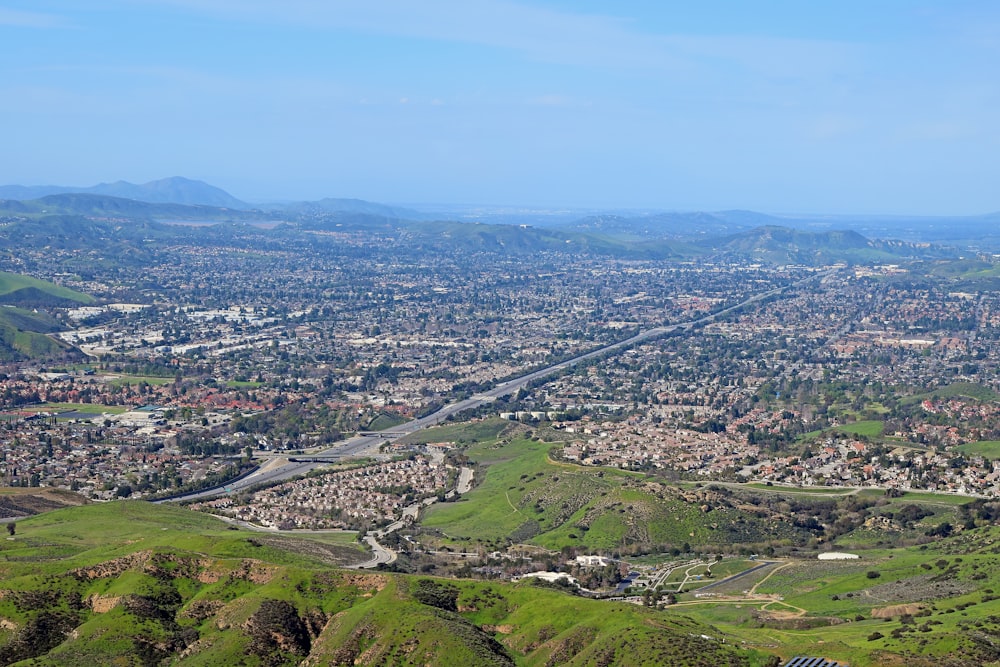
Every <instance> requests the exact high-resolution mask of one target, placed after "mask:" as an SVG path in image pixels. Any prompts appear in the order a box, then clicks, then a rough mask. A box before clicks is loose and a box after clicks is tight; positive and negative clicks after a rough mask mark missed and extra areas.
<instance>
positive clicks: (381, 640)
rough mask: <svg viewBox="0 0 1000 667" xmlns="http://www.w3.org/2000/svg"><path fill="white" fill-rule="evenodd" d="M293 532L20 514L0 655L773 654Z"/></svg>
mask: <svg viewBox="0 0 1000 667" xmlns="http://www.w3.org/2000/svg"><path fill="white" fill-rule="evenodd" d="M296 541H308V540H301V539H299V538H293V539H292V540H290V541H289V540H288V539H287V538H285V537H283V536H279V535H261V534H259V533H249V532H246V531H242V530H230V529H227V528H226V527H224V525H223V524H221V522H219V521H218V520H216V519H214V518H212V517H209V516H205V515H200V514H196V513H193V512H190V511H187V510H183V509H180V508H174V507H162V506H153V505H148V504H144V503H139V502H121V503H105V504H96V505H89V506H84V507H78V508H73V509H69V510H61V511H57V512H52V513H49V514H46V515H43V516H39V517H34V518H32V519H27V520H24V521H22V522H19V524H18V528H17V536H16V537H15V538H14V539H11V540H5V541H2V542H0V577H2V579H3V589H4V593H3V595H2V596H0V618H2V619H3V620H4V621H5V623H4V624H3V626H2V627H0V657H2V658H3V659H4V660H12V659H17V658H20V659H23V660H29V662H25V663H24V664H32V665H59V666H61V667H64V666H74V665H81V666H82V665H93V664H141V663H145V664H158V663H161V662H169V663H170V664H179V665H232V664H246V665H264V664H269V665H286V664H287V665H295V664H299V663H301V662H302V660H303V658H304V657H305V656H306V655H308V656H309V660H310V662H309V664H315V665H326V664H398V665H418V664H419V665H456V664H468V665H473V664H474V665H494V664H495V665H512V664H523V665H543V664H568V665H574V664H575V665H584V664H598V663H603V664H635V665H662V664H671V665H678V666H683V665H704V664H712V665H749V666H753V665H761V664H763V660H764V658H765V656H764V655H763V654H756V653H752V652H751V653H746V652H743V651H741V650H739V649H736V648H733V647H732V646H731V645H729V644H723V643H720V642H719V641H717V640H716V639H706V638H704V637H703V635H710V636H717V635H718V633H717V632H716V631H715V630H713V629H711V628H710V627H708V626H706V625H704V624H701V623H698V622H695V621H691V620H689V619H687V618H684V617H681V616H675V615H670V614H663V613H657V612H653V611H649V610H645V609H642V608H638V607H635V606H632V605H627V604H622V603H605V602H600V601H594V600H586V599H581V598H576V597H573V596H569V595H566V594H565V593H563V592H558V591H554V590H549V589H546V588H540V587H537V586H535V585H532V584H530V583H523V584H519V585H511V584H494V583H487V582H473V581H455V582H448V581H445V580H428V579H426V578H415V577H404V576H402V575H388V574H380V573H371V574H369V573H355V572H350V571H340V570H336V569H333V568H331V567H330V564H329V563H325V562H322V561H321V560H319V559H317V557H316V556H315V554H312V553H309V551H308V549H305V550H303V549H301V548H300V546H301V545H296V544H295V543H296ZM426 586H430V587H431V588H432V589H436V590H444V591H451V593H452V600H454V601H456V602H457V605H455V609H456V610H455V611H449V610H447V609H445V608H440V607H441V605H432V604H431V603H429V602H428V601H427V600H426V599H425V598H421V597H419V596H418V592H419V591H420V589H422V588H425V587H426ZM421 600H423V601H421ZM444 606H447V605H444ZM185 647H186V648H185ZM182 655H183V657H181V656H182ZM706 660H707V661H708V662H706ZM137 661H138V662H137Z"/></svg>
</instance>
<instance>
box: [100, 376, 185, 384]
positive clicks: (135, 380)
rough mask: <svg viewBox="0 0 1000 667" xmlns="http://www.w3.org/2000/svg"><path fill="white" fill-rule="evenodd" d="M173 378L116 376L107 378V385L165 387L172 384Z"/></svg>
mask: <svg viewBox="0 0 1000 667" xmlns="http://www.w3.org/2000/svg"><path fill="white" fill-rule="evenodd" d="M173 382H174V378H172V377H160V376H156V375H116V376H113V377H112V376H109V377H108V384H110V385H114V386H117V387H124V386H126V385H137V384H142V383H145V384H153V385H165V384H172V383H173Z"/></svg>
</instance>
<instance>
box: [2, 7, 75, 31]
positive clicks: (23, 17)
mask: <svg viewBox="0 0 1000 667" xmlns="http://www.w3.org/2000/svg"><path fill="white" fill-rule="evenodd" d="M0 26H12V27H15V28H42V29H51V28H71V27H73V24H72V23H71V22H70V21H69V20H68V19H67V18H65V17H63V16H58V15H56V14H40V13H38V12H22V11H19V10H16V9H3V8H2V7H0Z"/></svg>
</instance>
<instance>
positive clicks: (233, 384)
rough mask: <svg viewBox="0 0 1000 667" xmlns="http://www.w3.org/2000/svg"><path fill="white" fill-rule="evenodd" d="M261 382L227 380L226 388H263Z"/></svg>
mask: <svg viewBox="0 0 1000 667" xmlns="http://www.w3.org/2000/svg"><path fill="white" fill-rule="evenodd" d="M263 384H264V383H263V382H253V381H250V380H228V381H227V382H226V386H227V387H229V388H230V389H257V388H259V387H261V386H263Z"/></svg>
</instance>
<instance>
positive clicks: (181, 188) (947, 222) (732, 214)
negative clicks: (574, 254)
mask: <svg viewBox="0 0 1000 667" xmlns="http://www.w3.org/2000/svg"><path fill="white" fill-rule="evenodd" d="M69 194H76V195H91V196H94V197H95V198H93V199H85V200H77V201H70V200H66V199H51V197H53V196H62V195H69ZM98 196H100V197H113V198H115V199H120V200H129V201H131V202H133V204H124V203H121V202H111V201H108V200H104V201H101V200H99V199H97V198H96V197H98ZM3 199H6V200H15V201H20V202H25V205H26V206H27V208H25V209H24V210H23V212H24V213H28V214H39V213H41V212H42V211H46V212H48V213H52V212H53V210H52V209H53V208H54V209H57V210H58V211H59V212H62V213H67V214H73V213H79V214H84V215H109V216H110V215H134V216H143V217H145V218H147V219H161V220H162V219H171V218H176V219H178V220H198V221H203V222H219V221H245V222H254V221H262V220H271V221H274V220H282V219H290V220H292V219H294V220H307V219H314V220H315V219H324V218H326V217H328V216H329V215H330V214H345V213H347V214H361V215H365V216H371V217H377V218H383V219H385V220H404V221H458V222H479V223H485V224H494V225H530V226H532V227H542V228H547V229H553V230H560V231H564V232H579V233H582V234H588V235H600V236H605V237H614V238H617V239H630V240H633V241H639V240H643V239H645V240H650V239H656V240H674V241H684V242H698V241H700V240H704V239H709V238H715V237H721V236H729V235H733V234H737V233H739V232H743V231H749V230H751V229H754V228H756V227H762V226H776V227H789V228H792V229H799V230H806V231H814V232H824V231H833V230H852V231H855V232H858V233H859V234H862V235H863V236H866V237H867V238H869V239H872V238H875V239H888V238H892V239H902V240H905V241H931V242H944V243H954V244H956V245H960V246H973V247H977V248H1000V213H990V214H986V215H979V216H939V217H920V216H886V215H881V216H865V215H852V216H847V215H802V214H793V215H769V214H766V213H758V212H756V211H743V210H729V211H713V212H706V211H667V212H663V211H653V212H641V213H637V212H634V211H631V212H630V211H605V212H595V211H584V210H579V211H574V210H572V209H553V210H548V209H530V208H518V207H483V206H465V207H463V206H449V205H440V206H437V207H436V208H434V209H431V208H425V207H423V206H421V207H419V208H420V210H417V209H416V208H412V207H411V208H408V207H401V206H394V205H388V204H381V203H377V202H371V201H365V200H363V199H350V198H332V197H328V198H324V199H320V200H317V201H294V202H273V203H267V204H249V203H247V202H244V201H241V200H239V199H237V198H236V197H233V196H232V195H230V194H229V193H228V192H226V191H225V190H222V189H220V188H217V187H215V186H213V185H209V184H208V183H204V182H202V181H197V180H192V179H188V178H182V177H179V176H174V177H171V178H163V179H160V180H157V181H150V182H149V183H144V184H141V185H136V184H133V183H128V182H126V181H117V182H115V183H101V184H99V185H94V186H90V187H66V186H56V185H36V186H22V185H4V186H0V200H3ZM29 201H34V202H38V204H36V205H33V206H32V205H28V204H27V202H29ZM140 203H146V204H150V205H153V204H156V205H163V206H168V205H174V206H189V207H195V208H194V209H177V208H174V209H170V208H159V209H157V208H155V207H152V206H148V207H143V206H140ZM205 207H211V208H212V209H223V210H211V211H210V210H207V209H206V208H205ZM17 208H18V206H17V204H15V203H14V202H12V201H7V202H4V203H2V204H0V209H3V210H5V211H10V212H14V211H16V210H17ZM84 209H88V210H84Z"/></svg>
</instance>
